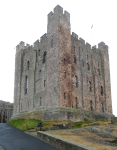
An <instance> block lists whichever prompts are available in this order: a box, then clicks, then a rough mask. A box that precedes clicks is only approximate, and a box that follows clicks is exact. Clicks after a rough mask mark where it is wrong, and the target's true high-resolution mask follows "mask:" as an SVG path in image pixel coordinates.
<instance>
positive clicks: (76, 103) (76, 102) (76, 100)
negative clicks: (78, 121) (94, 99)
mask: <svg viewBox="0 0 117 150" xmlns="http://www.w3.org/2000/svg"><path fill="white" fill-rule="evenodd" d="M75 107H76V108H78V99H77V97H75Z"/></svg>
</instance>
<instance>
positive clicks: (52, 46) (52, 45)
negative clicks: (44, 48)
mask: <svg viewBox="0 0 117 150" xmlns="http://www.w3.org/2000/svg"><path fill="white" fill-rule="evenodd" d="M51 47H52V48H53V39H52V40H51Z"/></svg>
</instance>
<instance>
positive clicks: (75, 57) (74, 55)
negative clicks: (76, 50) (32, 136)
mask: <svg viewBox="0 0 117 150" xmlns="http://www.w3.org/2000/svg"><path fill="white" fill-rule="evenodd" d="M74 63H76V57H75V55H74Z"/></svg>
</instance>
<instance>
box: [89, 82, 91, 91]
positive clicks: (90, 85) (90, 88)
mask: <svg viewBox="0 0 117 150" xmlns="http://www.w3.org/2000/svg"><path fill="white" fill-rule="evenodd" d="M89 92H91V82H90V81H89Z"/></svg>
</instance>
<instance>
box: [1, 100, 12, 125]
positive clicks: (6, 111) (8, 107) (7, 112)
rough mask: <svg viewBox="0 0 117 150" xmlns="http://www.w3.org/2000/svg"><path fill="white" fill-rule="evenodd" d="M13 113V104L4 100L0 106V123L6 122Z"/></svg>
mask: <svg viewBox="0 0 117 150" xmlns="http://www.w3.org/2000/svg"><path fill="white" fill-rule="evenodd" d="M12 114H13V104H12V103H9V102H5V101H4V104H2V105H1V106H0V123H5V122H8V121H9V120H10V118H11V116H12Z"/></svg>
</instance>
